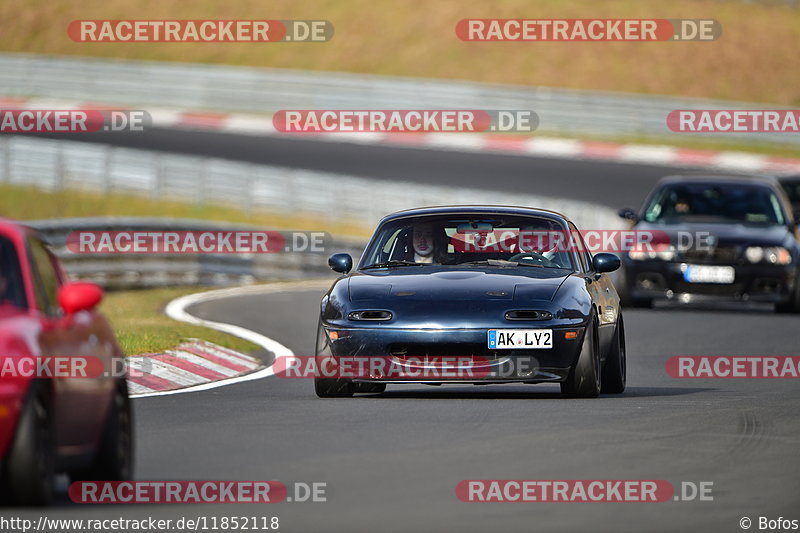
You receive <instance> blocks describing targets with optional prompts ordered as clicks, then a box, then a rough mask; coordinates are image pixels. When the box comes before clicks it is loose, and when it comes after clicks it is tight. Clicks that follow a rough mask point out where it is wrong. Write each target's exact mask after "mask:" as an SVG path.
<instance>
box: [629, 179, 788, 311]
mask: <svg viewBox="0 0 800 533" xmlns="http://www.w3.org/2000/svg"><path fill="white" fill-rule="evenodd" d="M619 214H620V216H621V217H623V218H626V219H628V220H630V221H631V222H632V223H633V228H634V229H635V230H637V231H642V232H663V233H666V234H667V235H668V236H669V240H670V242H671V244H670V246H668V247H666V248H662V249H660V250H631V251H629V252H627V253H625V254H623V257H622V263H623V268H622V270H621V272H620V277H621V278H622V279H621V280H620V281H619V282H618V284H619V288H620V294H621V296H622V299H623V305H631V306H636V307H649V306H650V305H652V302H653V300H654V299H669V300H676V301H678V302H684V303H688V302H692V301H702V300H707V299H714V300H718V299H728V300H744V301H758V302H770V303H774V304H776V310H777V311H778V312H800V245H799V244H798V228H797V221H796V220H795V218H794V215H793V214H792V209H791V206H790V205H789V202H788V201H787V199H786V197H785V195H784V194H783V191H782V190H781V187H780V185H779V184H778V182H777V181H775V180H774V179H771V178H755V177H727V176H670V177H667V178H664V179H662V180H661V181H660V182H659V183H658V185H657V186H656V187H655V189H654V190H653V191H652V192H651V193H650V195H649V196H648V197H647V199H646V200H645V202H644V206H643V207H642V209H641V211H640V212H635V211H633V210H632V209H622V210H620V212H619Z"/></svg>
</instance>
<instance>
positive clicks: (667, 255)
mask: <svg viewBox="0 0 800 533" xmlns="http://www.w3.org/2000/svg"><path fill="white" fill-rule="evenodd" d="M656 255H657V256H658V258H659V259H661V260H662V261H672V260H673V259H675V257H676V256H677V255H678V252H677V251H676V250H675V247H674V246H672V245H669V247H667V248H664V249H662V250H658V251H657V252H656Z"/></svg>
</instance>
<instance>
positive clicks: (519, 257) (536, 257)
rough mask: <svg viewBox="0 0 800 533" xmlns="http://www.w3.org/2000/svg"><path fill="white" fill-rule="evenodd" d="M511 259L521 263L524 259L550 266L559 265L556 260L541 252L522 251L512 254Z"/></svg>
mask: <svg viewBox="0 0 800 533" xmlns="http://www.w3.org/2000/svg"><path fill="white" fill-rule="evenodd" d="M508 260H509V261H514V262H517V263H519V262H520V261H523V260H529V261H532V262H534V263H539V264H542V265H546V266H550V267H558V266H559V265H558V264H557V263H555V262H554V261H551V260H549V259H548V258H546V257H545V256H544V255H542V254H540V253H539V252H520V253H518V254H514V255H512V256H511V257H510V258H509V259H508Z"/></svg>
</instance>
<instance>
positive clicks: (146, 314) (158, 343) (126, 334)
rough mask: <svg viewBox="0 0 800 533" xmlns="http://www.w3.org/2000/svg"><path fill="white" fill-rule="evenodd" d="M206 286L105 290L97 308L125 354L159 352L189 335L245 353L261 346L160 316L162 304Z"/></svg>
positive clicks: (162, 310) (162, 313)
mask: <svg viewBox="0 0 800 533" xmlns="http://www.w3.org/2000/svg"><path fill="white" fill-rule="evenodd" d="M209 288H211V287H180V288H166V289H147V290H137V291H119V292H108V293H106V296H105V298H104V300H103V303H102V304H101V307H100V309H101V311H102V312H103V313H104V314H105V315H106V316H107V317H108V319H109V320H110V321H111V324H112V325H113V326H114V331H116V333H117V338H118V339H119V343H120V346H121V347H122V350H123V352H124V353H125V354H127V355H136V354H142V353H160V352H163V351H165V350H169V349H171V348H174V347H175V346H177V345H178V344H180V343H181V342H182V341H184V340H186V339H188V338H192V337H194V338H200V339H203V340H207V341H210V342H214V343H217V344H219V345H221V346H226V347H228V348H232V349H234V350H238V351H241V352H245V353H248V352H253V351H255V350H259V349H261V347H260V346H258V345H257V344H253V343H251V342H248V341H245V340H243V339H240V338H238V337H234V336H233V335H228V334H226V333H222V332H219V331H216V330H213V329H209V328H204V327H201V326H195V325H192V324H186V323H184V322H178V321H176V320H172V319H171V318H168V317H167V316H166V315H164V307H165V306H166V305H167V304H168V303H169V302H170V301H171V300H174V299H175V298H178V297H180V296H185V295H187V294H192V293H195V292H200V291H202V290H205V289H209ZM217 288H218V287H217Z"/></svg>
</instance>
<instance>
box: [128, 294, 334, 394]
mask: <svg viewBox="0 0 800 533" xmlns="http://www.w3.org/2000/svg"><path fill="white" fill-rule="evenodd" d="M325 282H326V283H327V284H330V283H331V281H330V280H325ZM317 285H318V283H315V282H299V283H298V282H288V283H273V284H270V285H255V286H248V287H236V288H231V289H217V290H212V291H206V292H199V293H195V294H188V295H186V296H181V297H179V298H176V299H174V300H172V301H171V302H169V303H168V304H167V307H166V309H165V313H166V314H167V316H168V317H170V318H172V319H173V320H178V321H181V322H187V323H189V324H196V325H199V326H203V327H207V328H211V329H215V330H217V331H222V332H223V333H229V334H231V335H234V336H236V337H239V338H240V339H244V340H247V341H250V342H252V343H254V344H258V345H259V346H262V347H263V348H264V349H266V350H269V351H270V352H272V353H273V354H275V360H277V359H278V358H279V357H293V356H294V352H293V351H292V350H290V349H289V348H287V347H286V346H284V345H283V344H281V343H279V342H278V341H276V340H274V339H270V338H269V337H267V336H265V335H261V334H260V333H256V332H255V331H252V330H249V329H247V328H243V327H241V326H236V325H234V324H227V323H225V322H214V321H211V320H204V319H202V318H198V317H196V316H194V315H190V314H189V313H188V312H187V311H186V308H187V307H189V306H191V305H194V304H196V303H200V302H207V301H211V300H218V299H220V298H226V297H229V296H237V295H240V294H241V295H246V294H259V293H264V294H274V293H278V292H284V291H290V290H296V289H303V288H309V287H314V288H316V286H317ZM274 364H275V363H274V362H273V364H272V365H270V366H268V367H266V368H262V369H261V370H258V371H256V372H251V373H249V374H243V375H241V376H235V377H231V378H227V379H221V380H219V381H212V382H209V383H202V384H200V385H192V386H190V387H184V388H182V389H173V390H167V391H156V392H148V393H144V394H132V395H131V398H149V397H152V396H168V395H172V394H182V393H185V392H199V391H204V390H209V389H216V388H218V387H224V386H225V385H233V384H235V383H243V382H245V381H254V380H257V379H263V378H267V377H269V376H273V375H275V370H274V369H273V366H274Z"/></svg>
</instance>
